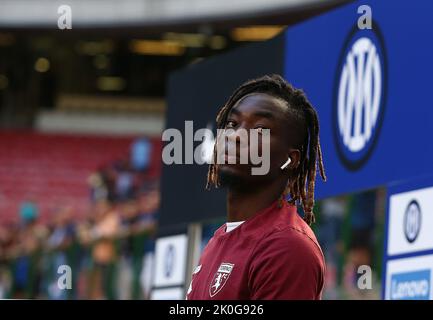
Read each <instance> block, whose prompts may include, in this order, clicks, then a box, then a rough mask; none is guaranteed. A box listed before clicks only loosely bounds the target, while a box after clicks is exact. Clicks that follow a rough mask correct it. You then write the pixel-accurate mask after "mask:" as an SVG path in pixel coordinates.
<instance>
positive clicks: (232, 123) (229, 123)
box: [226, 121, 236, 128]
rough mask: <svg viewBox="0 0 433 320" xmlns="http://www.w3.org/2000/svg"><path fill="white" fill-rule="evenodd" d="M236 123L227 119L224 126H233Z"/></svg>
mask: <svg viewBox="0 0 433 320" xmlns="http://www.w3.org/2000/svg"><path fill="white" fill-rule="evenodd" d="M235 126H236V123H235V122H234V121H227V124H226V128H234V127H235Z"/></svg>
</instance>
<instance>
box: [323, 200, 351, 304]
mask: <svg viewBox="0 0 433 320" xmlns="http://www.w3.org/2000/svg"><path fill="white" fill-rule="evenodd" d="M319 207H320V225H319V228H318V238H319V241H320V243H321V245H322V248H323V253H324V255H325V261H326V278H325V288H326V289H325V293H324V297H326V298H329V299H338V291H337V287H338V283H337V282H338V263H339V259H340V257H341V255H342V253H343V250H342V238H341V230H342V226H343V220H344V215H345V212H346V211H347V200H346V197H344V196H340V197H333V198H328V199H324V200H322V201H321V202H320V204H319Z"/></svg>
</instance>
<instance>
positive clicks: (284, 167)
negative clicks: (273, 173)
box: [281, 157, 292, 170]
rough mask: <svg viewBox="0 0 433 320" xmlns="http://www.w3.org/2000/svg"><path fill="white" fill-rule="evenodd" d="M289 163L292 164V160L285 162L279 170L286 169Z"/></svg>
mask: <svg viewBox="0 0 433 320" xmlns="http://www.w3.org/2000/svg"><path fill="white" fill-rule="evenodd" d="M290 162H292V159H290V157H289V159H287V161H286V162H285V163H284V164H283V165H282V166H281V170H284V169H286V167H287V166H288V165H289V164H290Z"/></svg>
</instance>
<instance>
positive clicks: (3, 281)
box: [0, 225, 14, 299]
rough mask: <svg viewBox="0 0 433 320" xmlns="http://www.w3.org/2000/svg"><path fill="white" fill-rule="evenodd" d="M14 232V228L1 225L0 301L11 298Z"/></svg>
mask: <svg viewBox="0 0 433 320" xmlns="http://www.w3.org/2000/svg"><path fill="white" fill-rule="evenodd" d="M13 232H14V229H13V226H2V225H0V299H7V298H9V294H10V290H11V286H12V275H11V268H10V263H9V255H10V251H11V246H12V245H13Z"/></svg>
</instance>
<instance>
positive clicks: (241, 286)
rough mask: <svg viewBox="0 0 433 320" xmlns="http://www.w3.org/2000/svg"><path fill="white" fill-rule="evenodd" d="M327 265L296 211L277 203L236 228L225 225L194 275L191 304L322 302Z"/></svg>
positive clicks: (214, 237) (218, 232)
mask: <svg viewBox="0 0 433 320" xmlns="http://www.w3.org/2000/svg"><path fill="white" fill-rule="evenodd" d="M324 273H325V262H324V258H323V254H322V250H321V248H320V246H319V244H318V242H317V240H316V237H315V236H314V233H313V231H312V230H311V229H310V227H309V226H308V225H307V224H306V223H305V222H304V220H303V219H302V218H301V217H300V216H299V215H298V213H297V212H296V207H295V206H293V205H290V204H285V205H284V206H283V207H282V208H279V207H278V201H276V202H275V203H273V204H272V205H271V206H269V207H268V208H266V209H264V210H262V211H261V212H258V213H257V214H256V215H254V216H253V217H251V218H250V219H248V220H246V221H245V222H244V223H243V224H241V225H240V226H238V227H237V228H236V229H234V230H232V231H230V232H228V233H227V232H226V225H225V224H224V225H222V226H221V227H220V228H219V229H218V230H217V231H215V233H214V236H213V237H212V238H211V239H210V241H209V243H208V244H207V246H206V248H205V249H204V251H203V254H202V256H201V258H200V261H199V264H198V266H197V267H196V269H195V270H194V272H193V274H192V280H191V284H190V287H189V289H188V293H187V296H186V298H187V299H188V300H238V299H239V300H249V299H254V300H255V299H266V300H270V299H320V298H321V294H322V289H323V281H324Z"/></svg>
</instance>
